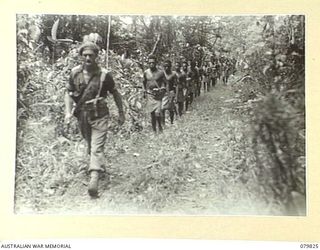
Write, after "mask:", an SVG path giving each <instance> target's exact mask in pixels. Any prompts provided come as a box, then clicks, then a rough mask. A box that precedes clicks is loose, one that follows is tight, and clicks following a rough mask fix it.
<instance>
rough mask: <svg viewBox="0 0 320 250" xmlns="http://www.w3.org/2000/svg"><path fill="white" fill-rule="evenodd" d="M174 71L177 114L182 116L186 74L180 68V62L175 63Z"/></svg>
mask: <svg viewBox="0 0 320 250" xmlns="http://www.w3.org/2000/svg"><path fill="white" fill-rule="evenodd" d="M175 73H176V75H177V87H176V101H177V104H178V114H179V116H182V112H183V106H184V101H185V93H186V79H187V75H186V73H184V72H183V71H182V70H181V63H180V62H176V63H175Z"/></svg>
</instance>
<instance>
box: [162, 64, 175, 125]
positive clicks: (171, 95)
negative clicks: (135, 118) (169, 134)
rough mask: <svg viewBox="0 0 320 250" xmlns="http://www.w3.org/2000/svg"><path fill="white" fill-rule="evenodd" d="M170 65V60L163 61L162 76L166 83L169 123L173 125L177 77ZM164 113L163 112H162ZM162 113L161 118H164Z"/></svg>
mask: <svg viewBox="0 0 320 250" xmlns="http://www.w3.org/2000/svg"><path fill="white" fill-rule="evenodd" d="M171 67H172V63H171V61H170V60H167V61H165V63H164V76H165V81H166V89H167V95H168V96H167V98H168V105H167V109H168V110H169V114H170V122H171V124H173V120H174V114H175V112H176V107H175V95H176V85H177V75H176V73H175V72H174V71H172V68H171ZM163 112H165V110H164V111H163ZM164 117H165V116H164V113H163V118H164Z"/></svg>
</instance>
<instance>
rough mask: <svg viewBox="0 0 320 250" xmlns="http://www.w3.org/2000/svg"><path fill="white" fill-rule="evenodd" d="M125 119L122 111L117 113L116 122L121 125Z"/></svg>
mask: <svg viewBox="0 0 320 250" xmlns="http://www.w3.org/2000/svg"><path fill="white" fill-rule="evenodd" d="M124 121H125V117H124V114H123V113H119V118H118V123H119V125H120V126H121V125H122V124H123V123H124Z"/></svg>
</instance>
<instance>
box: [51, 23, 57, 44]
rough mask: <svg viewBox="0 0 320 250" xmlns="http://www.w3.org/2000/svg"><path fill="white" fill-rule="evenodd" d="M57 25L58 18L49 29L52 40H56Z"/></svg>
mask: <svg viewBox="0 0 320 250" xmlns="http://www.w3.org/2000/svg"><path fill="white" fill-rule="evenodd" d="M58 26H59V19H58V20H57V21H55V22H54V24H53V26H52V29H51V37H52V39H53V40H57V31H58Z"/></svg>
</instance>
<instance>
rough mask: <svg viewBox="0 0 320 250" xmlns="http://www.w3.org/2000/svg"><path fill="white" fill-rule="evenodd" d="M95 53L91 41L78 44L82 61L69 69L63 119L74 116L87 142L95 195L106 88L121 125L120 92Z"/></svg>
mask: <svg viewBox="0 0 320 250" xmlns="http://www.w3.org/2000/svg"><path fill="white" fill-rule="evenodd" d="M98 53H99V47H98V46H97V45H96V44H95V43H92V42H86V43H84V44H83V45H82V46H81V47H80V49H79V54H80V56H81V57H82V61H83V63H82V64H81V65H79V66H76V67H75V68H73V69H72V70H71V74H70V78H69V82H68V84H67V86H66V88H67V92H66V95H65V107H66V110H65V111H66V112H65V122H66V123H69V122H70V119H71V117H72V116H75V117H76V118H77V119H78V123H79V127H80V131H81V134H82V136H83V137H84V139H85V140H86V142H87V144H88V153H89V155H90V164H89V173H90V177H91V179H90V182H89V186H88V192H89V195H90V196H97V195H98V181H99V174H100V173H101V172H103V171H105V169H104V166H105V158H104V144H105V141H106V135H107V125H108V120H109V110H108V106H107V103H106V99H105V98H106V95H107V93H108V92H109V93H111V94H112V95H113V98H114V100H115V103H116V105H117V107H118V110H119V121H118V122H119V124H120V125H122V124H123V123H124V120H125V118H124V113H123V107H122V99H121V95H120V94H119V92H118V90H117V89H116V86H115V82H114V80H113V77H112V75H111V73H110V72H107V70H106V69H104V68H101V67H100V66H99V65H98V64H97V62H96V59H97V57H98ZM74 104H75V105H74ZM73 106H74V108H73Z"/></svg>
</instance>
